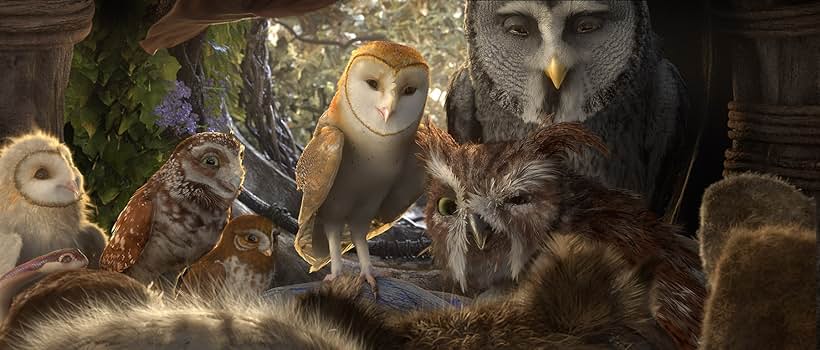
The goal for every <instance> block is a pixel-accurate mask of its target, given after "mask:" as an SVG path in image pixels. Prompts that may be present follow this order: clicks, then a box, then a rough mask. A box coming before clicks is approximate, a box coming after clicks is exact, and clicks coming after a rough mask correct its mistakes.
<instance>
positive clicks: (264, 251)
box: [262, 248, 273, 256]
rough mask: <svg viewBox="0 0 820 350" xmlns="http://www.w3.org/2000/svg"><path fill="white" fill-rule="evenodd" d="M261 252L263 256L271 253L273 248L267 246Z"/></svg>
mask: <svg viewBox="0 0 820 350" xmlns="http://www.w3.org/2000/svg"><path fill="white" fill-rule="evenodd" d="M262 254H264V255H265V256H271V255H273V248H268V249H265V250H263V251H262Z"/></svg>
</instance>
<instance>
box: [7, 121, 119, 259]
mask: <svg viewBox="0 0 820 350" xmlns="http://www.w3.org/2000/svg"><path fill="white" fill-rule="evenodd" d="M0 203H3V204H2V205H0V241H2V242H6V243H7V244H9V245H4V246H3V247H4V249H9V250H6V251H5V252H4V253H3V254H4V255H9V256H11V257H10V258H9V259H0V260H8V261H7V262H5V263H3V265H5V266H0V268H2V269H5V270H8V269H10V268H11V267H14V266H13V265H18V264H20V263H23V262H25V261H29V260H31V259H33V258H35V257H38V256H41V255H44V254H46V253H49V252H51V251H54V250H58V249H63V248H78V249H80V250H81V251H82V252H83V253H84V254H86V255H87V256H88V257H89V260H90V261H91V266H92V267H96V266H97V259H99V257H100V253H102V250H103V248H104V247H105V241H106V237H105V235H104V234H103V231H102V230H101V229H100V228H99V227H98V226H97V225H95V224H93V223H91V222H89V221H88V219H87V215H88V213H87V208H88V205H89V200H88V196H86V193H85V190H84V189H83V175H82V174H80V171H79V170H78V169H77V167H75V166H74V161H73V160H72V158H71V152H70V151H69V150H68V147H66V146H65V145H63V144H62V143H60V141H59V140H58V139H56V138H54V137H53V136H50V135H46V134H44V133H42V132H35V133H32V134H29V135H24V136H21V137H19V138H15V139H12V140H11V142H10V143H9V145H8V146H6V147H5V148H3V149H2V150H0ZM15 247H16V249H12V248H15ZM16 254H19V255H17V257H16V258H15V257H14V256H13V255H16ZM11 260H15V261H11ZM8 263H12V265H9V264H8ZM2 272H5V271H0V273H2Z"/></svg>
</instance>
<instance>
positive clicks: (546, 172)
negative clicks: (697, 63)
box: [419, 123, 705, 349]
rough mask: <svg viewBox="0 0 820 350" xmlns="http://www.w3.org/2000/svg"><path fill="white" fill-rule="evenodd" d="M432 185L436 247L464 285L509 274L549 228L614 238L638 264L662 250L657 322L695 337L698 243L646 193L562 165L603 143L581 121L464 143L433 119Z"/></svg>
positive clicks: (477, 286)
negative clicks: (659, 212) (520, 136)
mask: <svg viewBox="0 0 820 350" xmlns="http://www.w3.org/2000/svg"><path fill="white" fill-rule="evenodd" d="M419 144H420V146H421V148H422V149H423V152H422V154H421V157H422V159H423V160H424V162H425V163H426V167H427V171H428V178H429V187H428V191H427V200H428V202H427V208H426V214H427V215H426V219H427V227H428V233H429V234H430V236H431V238H432V253H433V257H434V259H436V260H437V262H438V263H440V264H441V265H444V266H443V267H444V268H445V270H449V271H450V273H451V275H452V278H453V279H454V280H455V281H457V282H458V283H459V284H460V285H461V288H462V289H463V290H469V291H471V292H480V291H483V290H485V289H488V288H490V287H495V286H496V285H499V284H502V285H503V284H512V283H514V281H516V280H517V279H519V278H520V276H521V275H522V274H524V273H528V266H529V265H530V263H531V261H532V260H533V259H534V258H535V257H537V256H538V255H539V253H540V252H541V251H543V247H542V246H540V245H539V243H538V242H543V241H544V240H545V239H546V238H548V237H550V236H551V235H552V234H553V233H561V232H565V233H572V234H579V235H582V236H585V237H588V238H591V239H593V240H596V241H599V242H603V243H605V244H607V245H610V246H612V247H614V248H616V250H618V252H619V253H621V254H623V256H624V258H625V259H626V260H627V261H628V262H630V263H632V264H637V263H639V262H640V261H643V260H644V259H646V258H647V257H652V256H655V257H658V258H660V260H661V263H660V265H659V267H658V269H657V277H658V280H657V285H656V286H657V292H658V303H657V305H656V306H657V313H656V315H655V316H656V317H657V319H658V322H659V323H660V324H661V326H662V327H664V328H665V329H666V330H667V331H668V332H669V333H670V335H671V336H672V337H673V338H675V340H676V342H677V343H678V345H680V346H681V347H682V348H685V349H694V347H695V346H696V344H697V338H698V332H699V329H700V320H701V313H702V311H701V310H702V303H703V298H704V295H705V290H704V280H703V274H702V272H701V270H700V260H699V258H698V254H697V245H696V244H695V242H694V241H690V240H689V239H687V238H685V237H683V236H680V235H678V234H677V229H676V227H675V226H671V225H666V224H663V223H662V222H660V221H659V220H657V218H656V216H655V215H654V214H653V213H652V212H651V211H649V210H648V209H647V208H646V207H645V204H644V203H643V201H642V200H641V199H640V198H639V197H638V196H637V195H634V194H631V193H629V192H627V191H624V190H616V189H609V188H607V187H605V186H603V185H601V184H600V183H599V182H598V181H597V180H593V179H591V178H588V177H584V176H580V175H577V174H576V173H575V172H574V171H573V170H571V169H570V168H569V167H567V166H566V165H565V160H566V159H567V157H568V155H569V154H570V153H572V152H575V151H578V150H580V148H581V147H582V146H587V145H590V146H597V147H598V148H602V149H603V148H604V147H603V146H602V145H601V141H600V140H599V139H598V138H597V137H594V136H592V135H591V134H590V133H588V132H587V131H586V130H585V129H584V128H583V127H582V126H581V125H580V124H579V123H558V124H554V125H551V126H548V127H545V128H542V129H539V130H538V131H536V132H534V133H533V134H532V135H530V136H529V137H527V138H525V139H524V140H521V141H513V142H504V143H491V144H464V145H458V144H457V143H456V142H455V141H454V140H453V139H452V137H451V136H450V135H448V134H447V133H446V132H444V131H442V130H439V129H437V128H435V127H429V128H425V130H422V131H421V132H420V137H419Z"/></svg>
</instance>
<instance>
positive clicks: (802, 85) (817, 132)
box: [716, 0, 820, 197]
mask: <svg viewBox="0 0 820 350" xmlns="http://www.w3.org/2000/svg"><path fill="white" fill-rule="evenodd" d="M730 4H731V6H732V7H731V8H729V9H726V10H724V11H719V12H717V13H716V18H717V19H718V23H719V25H720V28H721V29H722V30H723V31H725V32H728V33H729V34H730V35H731V36H732V38H733V39H734V40H733V41H732V43H733V44H732V51H733V60H734V63H733V70H732V76H733V79H732V85H733V89H734V101H732V102H731V103H730V104H729V128H730V131H729V137H730V138H731V139H732V147H731V148H730V149H729V150H728V151H726V161H725V162H724V167H725V172H724V173H725V174H730V173H738V172H744V171H749V170H751V171H757V172H767V173H773V174H776V175H779V176H782V177H784V178H785V179H786V180H788V181H790V182H791V183H793V184H794V185H796V186H798V187H800V188H802V189H803V190H805V191H806V192H808V193H809V194H810V195H813V196H814V197H817V194H818V193H820V1H802V2H801V1H784V0H767V1H759V0H734V1H731V2H730Z"/></svg>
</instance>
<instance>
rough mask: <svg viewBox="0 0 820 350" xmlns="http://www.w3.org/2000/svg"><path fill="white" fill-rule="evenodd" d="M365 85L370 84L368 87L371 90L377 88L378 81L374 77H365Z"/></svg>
mask: <svg viewBox="0 0 820 350" xmlns="http://www.w3.org/2000/svg"><path fill="white" fill-rule="evenodd" d="M367 85H370V87H371V88H373V90H376V89H378V88H379V82H378V81H376V80H375V79H367Z"/></svg>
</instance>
